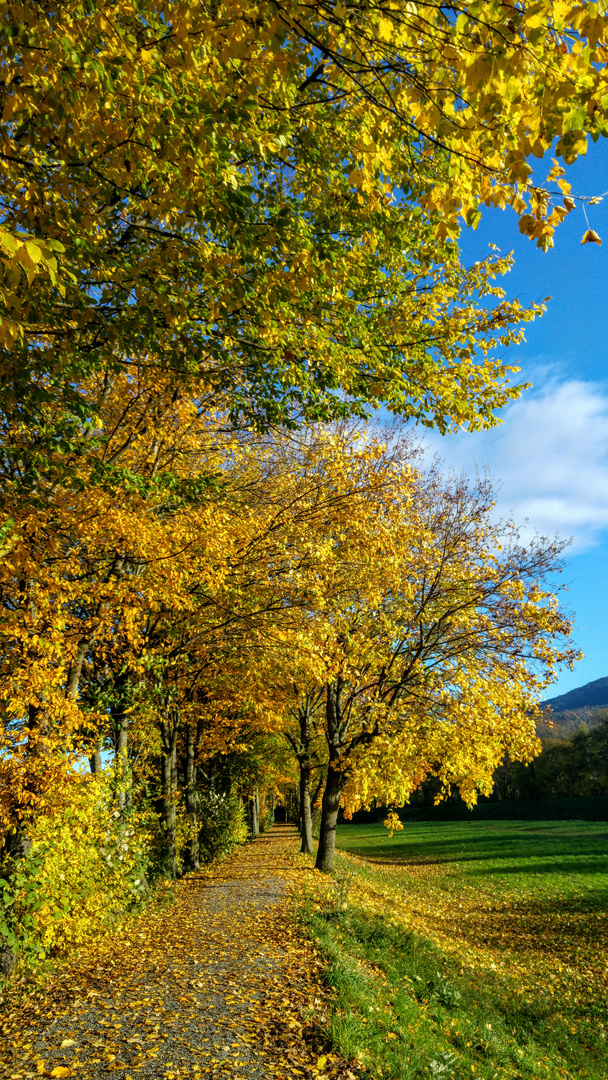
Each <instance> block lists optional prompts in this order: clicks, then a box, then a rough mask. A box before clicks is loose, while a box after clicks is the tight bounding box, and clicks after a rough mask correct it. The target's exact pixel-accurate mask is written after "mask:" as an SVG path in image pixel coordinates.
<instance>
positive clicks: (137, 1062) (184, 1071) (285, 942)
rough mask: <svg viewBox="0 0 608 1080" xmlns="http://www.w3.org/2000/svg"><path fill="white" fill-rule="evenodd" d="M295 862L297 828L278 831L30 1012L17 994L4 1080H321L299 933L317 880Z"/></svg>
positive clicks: (310, 972)
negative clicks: (299, 896)
mask: <svg viewBox="0 0 608 1080" xmlns="http://www.w3.org/2000/svg"><path fill="white" fill-rule="evenodd" d="M296 853H297V837H296V835H295V833H294V830H293V828H292V827H291V826H280V825H278V826H275V827H274V828H273V829H272V830H271V831H270V832H269V833H267V834H265V835H264V836H262V837H260V839H259V840H256V841H254V842H252V843H250V844H248V845H247V846H246V847H245V848H242V849H240V851H239V852H238V853H236V854H235V855H234V856H232V857H231V858H230V859H227V860H225V861H224V862H221V863H218V864H217V866H215V867H213V868H212V869H211V870H210V871H205V872H204V873H201V874H200V875H194V876H191V877H189V878H187V879H185V880H184V881H181V882H180V883H179V884H178V885H177V887H176V892H177V898H176V901H175V903H172V904H170V905H168V906H167V907H166V908H165V909H164V910H163V911H161V912H160V913H159V912H157V913H155V914H154V915H150V914H146V915H144V916H142V917H141V918H138V919H134V920H132V921H131V922H130V923H129V925H128V928H127V930H126V931H125V932H124V933H123V934H122V935H121V936H115V937H112V938H104V939H103V940H102V941H100V942H99V943H96V944H95V945H94V946H93V947H92V948H91V949H90V950H89V951H88V954H87V955H81V956H80V957H79V958H78V960H77V961H73V962H71V963H70V964H68V965H66V966H65V967H64V968H62V969H61V971H59V972H58V973H57V975H55V976H54V977H53V979H52V980H51V982H50V983H48V984H47V985H46V986H45V988H44V989H43V990H42V991H40V992H38V993H36V994H35V995H32V996H31V997H30V998H29V999H28V1000H27V1002H25V1001H24V999H23V998H21V1001H20V1002H18V1001H17V999H16V997H14V996H13V997H12V1000H11V995H9V997H8V1000H7V1001H6V1002H5V1007H8V1013H7V1014H5V1016H3V1017H2V1023H1V1031H2V1047H1V1048H0V1059H1V1066H0V1076H2V1077H6V1078H14V1080H17V1078H19V1080H21V1078H23V1077H37V1076H40V1075H42V1076H47V1077H56V1078H60V1077H68V1076H73V1077H82V1078H83V1080H97V1078H99V1077H106V1076H107V1075H108V1073H119V1074H120V1075H121V1076H122V1077H124V1080H129V1078H131V1080H136V1077H141V1078H142V1080H143V1078H144V1077H145V1078H146V1080H152V1078H153V1080H177V1078H178V1077H179V1078H180V1080H181V1078H184V1077H188V1078H189V1080H191V1078H195V1077H198V1076H201V1077H202V1076H205V1077H210V1078H211V1077H231V1078H234V1080H245V1078H254V1080H263V1078H266V1077H274V1078H276V1077H283V1076H293V1077H294V1080H295V1078H296V1077H297V1078H301V1077H302V1076H303V1075H304V1076H310V1077H312V1076H316V1075H318V1071H319V1070H318V1069H317V1067H316V1066H317V1060H318V1056H319V1054H320V1053H321V1052H322V1050H323V1036H322V1033H321V1030H320V1028H319V1021H321V1022H322V1018H323V1012H324V1009H326V1008H327V1005H326V1002H325V1001H324V1000H323V999H324V991H323V990H322V989H321V984H320V982H319V977H320V964H319V961H318V960H317V958H316V957H315V955H314V952H313V950H312V948H310V947H309V946H308V945H307V944H306V943H304V942H302V941H300V940H298V938H297V936H296V932H295V926H294V922H293V915H292V905H291V904H290V901H289V896H290V889H291V887H292V886H294V885H295V886H296V887H297V886H298V883H299V881H300V880H301V879H302V877H303V875H305V874H306V873H310V871H309V870H305V869H304V868H303V867H302V865H301V864H300V863H299V859H298V858H297V854H296ZM333 1060H334V1062H335V1065H337V1061H336V1059H333ZM335 1065H334V1069H332V1073H334V1075H335V1074H336V1068H335ZM340 1071H341V1070H340Z"/></svg>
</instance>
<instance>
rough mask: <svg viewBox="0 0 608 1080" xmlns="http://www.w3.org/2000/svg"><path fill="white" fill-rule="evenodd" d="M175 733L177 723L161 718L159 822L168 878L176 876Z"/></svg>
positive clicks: (165, 871) (163, 863)
mask: <svg viewBox="0 0 608 1080" xmlns="http://www.w3.org/2000/svg"><path fill="white" fill-rule="evenodd" d="M177 733H178V723H177V720H176V719H173V721H172V722H170V721H168V720H163V721H162V722H161V735H162V741H163V753H162V757H161V795H162V798H161V822H162V827H163V845H162V865H163V871H164V873H165V874H166V876H167V877H168V878H172V879H174V878H176V877H177V836H176V810H175V800H176V797H177Z"/></svg>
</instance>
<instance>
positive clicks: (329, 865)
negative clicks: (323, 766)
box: [315, 764, 344, 874]
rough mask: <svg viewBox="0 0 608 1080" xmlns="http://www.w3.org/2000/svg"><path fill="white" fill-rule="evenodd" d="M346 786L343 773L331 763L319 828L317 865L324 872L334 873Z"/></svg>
mask: <svg viewBox="0 0 608 1080" xmlns="http://www.w3.org/2000/svg"><path fill="white" fill-rule="evenodd" d="M343 787H344V777H343V775H342V773H340V772H338V771H337V770H336V769H333V768H332V766H331V764H330V766H329V769H328V770H327V781H326V784H325V791H324V792H323V803H322V806H321V826H320V829H319V849H318V851H317V860H316V862H315V867H316V869H317V870H321V871H322V872H323V873H324V874H333V871H334V859H335V855H336V826H337V824H338V811H339V809H340V796H341V794H342V789H343Z"/></svg>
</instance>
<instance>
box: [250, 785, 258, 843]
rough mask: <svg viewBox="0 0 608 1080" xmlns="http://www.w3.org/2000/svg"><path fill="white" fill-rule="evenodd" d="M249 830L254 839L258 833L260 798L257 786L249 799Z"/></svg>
mask: <svg viewBox="0 0 608 1080" xmlns="http://www.w3.org/2000/svg"><path fill="white" fill-rule="evenodd" d="M249 830H250V832H251V835H252V837H254V839H255V838H256V837H258V836H259V835H260V799H259V795H258V789H257V788H256V789H255V791H254V793H253V796H252V797H251V798H250V800H249Z"/></svg>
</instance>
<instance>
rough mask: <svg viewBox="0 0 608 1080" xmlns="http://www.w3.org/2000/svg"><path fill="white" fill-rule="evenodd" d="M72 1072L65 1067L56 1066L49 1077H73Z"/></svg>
mask: <svg viewBox="0 0 608 1080" xmlns="http://www.w3.org/2000/svg"><path fill="white" fill-rule="evenodd" d="M71 1075H72V1070H71V1069H68V1068H66V1066H65V1065H56V1066H55V1068H54V1069H51V1071H50V1073H49V1076H57V1077H60V1076H71Z"/></svg>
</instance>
